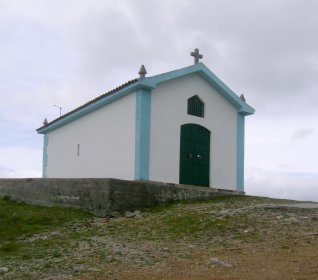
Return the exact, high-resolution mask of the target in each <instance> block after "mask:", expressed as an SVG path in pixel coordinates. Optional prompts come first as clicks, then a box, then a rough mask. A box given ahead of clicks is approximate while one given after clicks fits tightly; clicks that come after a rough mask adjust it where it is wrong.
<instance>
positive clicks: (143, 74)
mask: <svg viewBox="0 0 318 280" xmlns="http://www.w3.org/2000/svg"><path fill="white" fill-rule="evenodd" d="M138 74H139V77H140V79H143V78H145V77H146V74H147V70H146V68H145V66H144V65H141V67H140V69H139V72H138Z"/></svg>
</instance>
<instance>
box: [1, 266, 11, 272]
mask: <svg viewBox="0 0 318 280" xmlns="http://www.w3.org/2000/svg"><path fill="white" fill-rule="evenodd" d="M8 271H9V268H7V267H5V266H3V267H0V272H8Z"/></svg>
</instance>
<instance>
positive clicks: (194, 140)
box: [179, 124, 210, 187]
mask: <svg viewBox="0 0 318 280" xmlns="http://www.w3.org/2000/svg"><path fill="white" fill-rule="evenodd" d="M179 181H180V183H181V184H188V185H196V186H206V187H208V186H209V185H210V184H209V183H210V131H209V130H207V129H206V128H204V127H203V126H200V125H197V124H184V125H182V126H181V135H180V176H179Z"/></svg>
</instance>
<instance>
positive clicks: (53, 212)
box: [0, 198, 92, 255]
mask: <svg viewBox="0 0 318 280" xmlns="http://www.w3.org/2000/svg"><path fill="white" fill-rule="evenodd" d="M91 216H92V215H91V214H89V213H86V212H84V211H81V210H78V209H71V208H61V207H44V206H35V205H27V204H24V203H17V202H14V201H11V200H10V199H8V198H2V199H0V225H1V227H0V255H2V254H9V253H14V252H16V251H17V250H19V249H20V247H19V245H17V243H16V241H17V240H18V239H19V238H22V237H24V236H31V235H33V234H36V233H40V232H45V231H49V230H54V229H58V228H60V227H61V226H63V225H64V224H66V223H68V222H70V221H82V220H85V219H87V218H89V217H91Z"/></svg>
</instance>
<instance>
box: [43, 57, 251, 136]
mask: <svg viewBox="0 0 318 280" xmlns="http://www.w3.org/2000/svg"><path fill="white" fill-rule="evenodd" d="M193 73H197V74H199V75H200V76H201V77H202V78H204V79H205V80H206V81H207V82H208V83H209V84H210V85H211V86H212V87H214V88H215V89H216V90H217V91H218V92H219V93H220V94H221V95H223V96H224V97H225V98H226V99H227V100H228V101H229V102H230V103H231V104H232V105H233V106H234V107H236V108H237V110H238V112H239V113H241V114H243V115H251V114H254V112H255V109H254V108H253V107H251V106H250V105H248V104H247V103H246V102H244V101H243V100H242V99H241V98H240V97H239V96H238V95H236V94H235V93H234V92H233V91H232V90H231V89H230V88H229V87H228V86H227V85H225V84H224V83H223V82H222V81H221V80H220V79H219V78H218V77H217V76H216V75H215V74H214V73H212V72H211V71H210V70H209V69H208V68H207V67H206V66H205V65H204V64H203V63H198V64H194V65H191V66H188V67H185V68H181V69H178V70H174V71H170V72H166V73H163V74H159V75H156V76H152V77H146V78H141V79H133V80H130V81H128V82H126V83H124V84H122V85H120V86H118V87H117V88H115V89H113V90H111V91H108V92H107V93H105V94H102V95H100V96H98V97H96V98H95V99H92V100H91V101H89V102H87V103H85V104H84V105H82V106H80V107H78V108H76V109H74V110H72V111H70V112H68V113H67V114H64V115H62V116H61V117H59V118H57V119H55V120H53V121H51V122H49V123H48V124H47V125H44V126H42V127H40V128H38V129H37V132H38V133H40V134H45V133H47V132H49V131H52V130H54V129H56V128H58V127H61V126H63V125H65V124H66V123H69V122H71V121H73V120H76V119H78V118H79V117H82V116H84V115H86V114H88V113H90V112H92V111H94V110H96V109H98V108H101V107H103V106H105V105H106V104H108V103H110V102H113V101H115V100H117V99H119V98H121V97H123V96H125V95H126V94H129V93H131V92H134V91H136V90H137V89H140V88H148V89H150V90H151V89H154V88H156V87H157V85H159V84H161V83H163V82H166V81H169V80H173V79H177V78H179V77H182V76H185V75H189V74H193Z"/></svg>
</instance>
